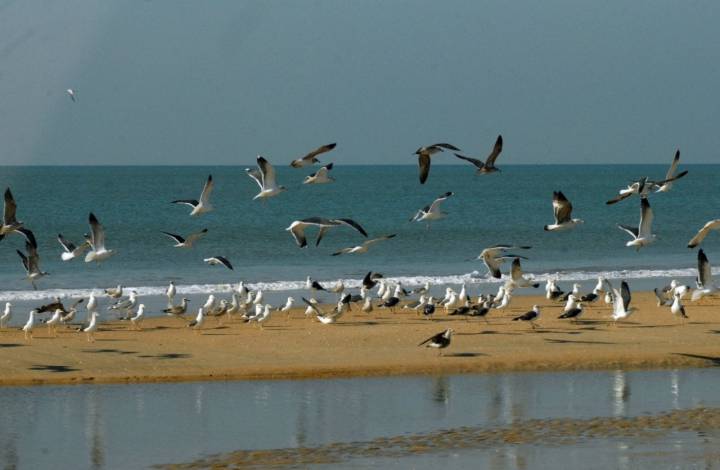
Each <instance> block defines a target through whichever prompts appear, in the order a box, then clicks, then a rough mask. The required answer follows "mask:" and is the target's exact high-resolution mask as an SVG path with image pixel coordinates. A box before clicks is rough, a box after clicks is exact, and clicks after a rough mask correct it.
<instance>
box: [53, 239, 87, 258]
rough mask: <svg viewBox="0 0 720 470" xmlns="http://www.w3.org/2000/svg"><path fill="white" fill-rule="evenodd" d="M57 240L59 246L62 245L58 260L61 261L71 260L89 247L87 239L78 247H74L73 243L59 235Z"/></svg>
mask: <svg viewBox="0 0 720 470" xmlns="http://www.w3.org/2000/svg"><path fill="white" fill-rule="evenodd" d="M57 239H58V242H60V245H62V247H63V252H62V253H61V254H60V258H61V259H62V260H63V261H70V260H71V259H75V258H77V257H78V256H80V255H82V254H83V253H84V252H85V250H87V249H88V248H89V247H90V243H89V242H88V241H87V239H86V240H85V241H84V242H82V243H81V244H80V245H79V246H75V244H74V243H72V242H70V241H68V240H67V239H66V238H65V237H63V236H62V234H61V233H58V236H57Z"/></svg>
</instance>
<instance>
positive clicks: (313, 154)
mask: <svg viewBox="0 0 720 470" xmlns="http://www.w3.org/2000/svg"><path fill="white" fill-rule="evenodd" d="M336 146H337V143H332V144H327V145H323V146H321V147H318V148H316V149H315V150H313V151H312V152H310V153H308V154H307V155H305V156H304V157H302V158H301V160H310V161H311V162H312V161H314V160H315V157H317V156H318V155H320V154H322V153H325V152H329V151H330V150H332V149H334V148H335V147H336ZM328 169H329V168H328Z"/></svg>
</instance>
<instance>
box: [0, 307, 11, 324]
mask: <svg viewBox="0 0 720 470" xmlns="http://www.w3.org/2000/svg"><path fill="white" fill-rule="evenodd" d="M10 319H12V304H11V303H10V302H5V309H4V310H3V313H2V315H0V328H5V327H6V326H7V325H8V323H10Z"/></svg>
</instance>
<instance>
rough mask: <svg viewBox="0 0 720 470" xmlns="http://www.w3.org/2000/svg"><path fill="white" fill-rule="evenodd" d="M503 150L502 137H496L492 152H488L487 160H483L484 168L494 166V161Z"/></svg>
mask: <svg viewBox="0 0 720 470" xmlns="http://www.w3.org/2000/svg"><path fill="white" fill-rule="evenodd" d="M502 148H503V138H502V135H499V136H497V139H496V140H495V145H494V146H493V149H492V152H490V155H488V156H487V160H485V166H488V167H493V166H495V160H497V157H498V156H499V155H500V152H502Z"/></svg>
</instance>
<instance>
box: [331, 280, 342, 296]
mask: <svg viewBox="0 0 720 470" xmlns="http://www.w3.org/2000/svg"><path fill="white" fill-rule="evenodd" d="M344 291H345V284H344V283H343V281H342V279H338V281H337V282H336V283H335V285H334V286H333V287H332V288H330V292H332V293H333V294H342V293H343V292H344Z"/></svg>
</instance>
